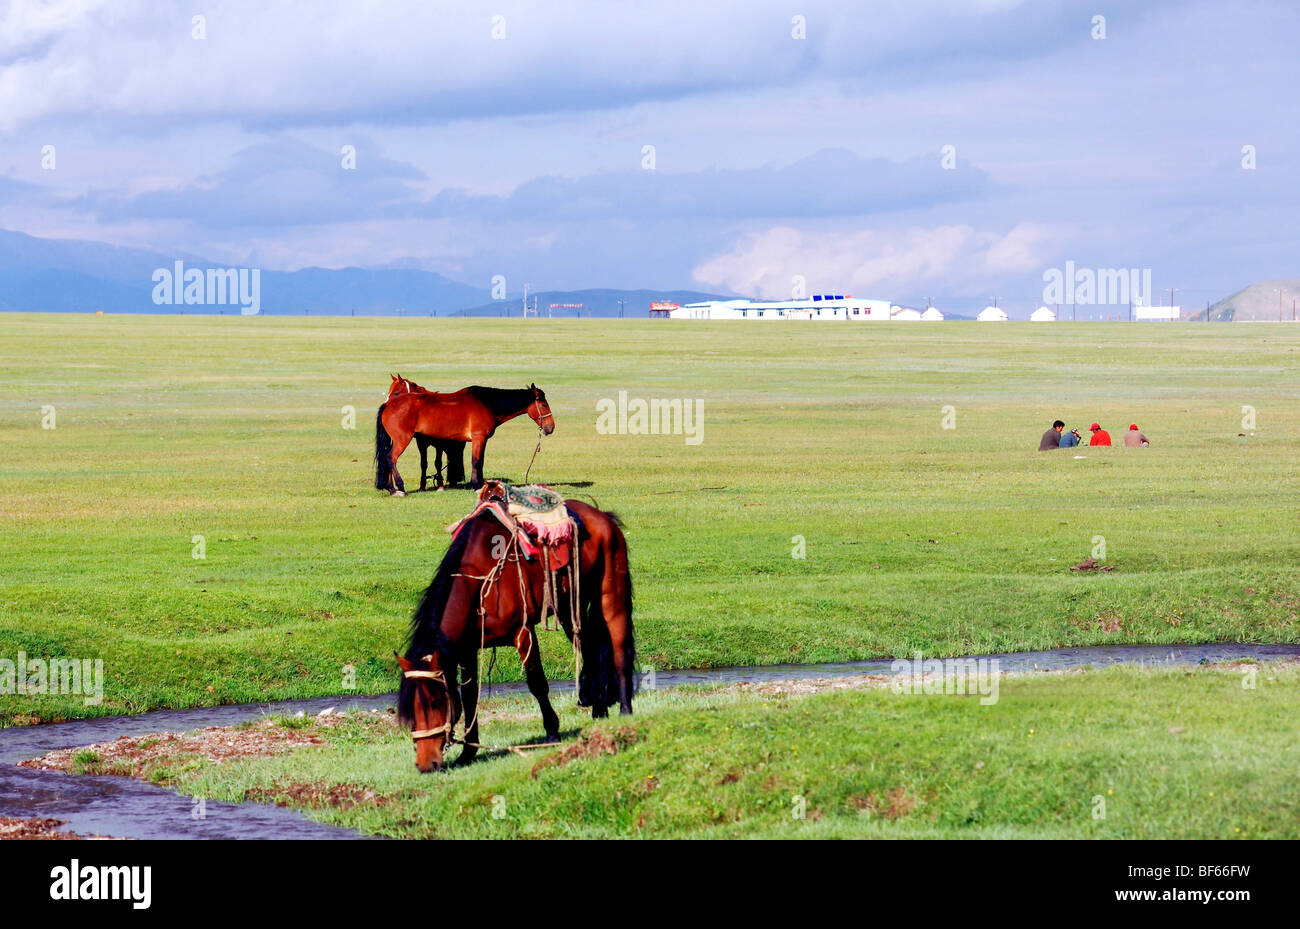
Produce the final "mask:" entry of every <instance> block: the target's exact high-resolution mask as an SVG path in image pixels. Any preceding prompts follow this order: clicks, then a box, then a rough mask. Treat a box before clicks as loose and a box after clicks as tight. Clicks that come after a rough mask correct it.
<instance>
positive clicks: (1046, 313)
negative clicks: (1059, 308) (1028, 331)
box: [1029, 306, 1056, 323]
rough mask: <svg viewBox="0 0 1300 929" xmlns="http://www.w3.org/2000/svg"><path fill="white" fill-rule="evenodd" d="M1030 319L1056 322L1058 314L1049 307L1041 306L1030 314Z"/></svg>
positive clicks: (1035, 321) (1034, 321)
mask: <svg viewBox="0 0 1300 929" xmlns="http://www.w3.org/2000/svg"><path fill="white" fill-rule="evenodd" d="M1029 321H1030V322H1031V323H1054V322H1056V314H1055V313H1053V312H1052V311H1051V310H1050V309H1048V308H1047V307H1045V306H1040V307H1039V308H1038V309H1036V310H1034V312H1033V313H1031V314H1030V315H1029Z"/></svg>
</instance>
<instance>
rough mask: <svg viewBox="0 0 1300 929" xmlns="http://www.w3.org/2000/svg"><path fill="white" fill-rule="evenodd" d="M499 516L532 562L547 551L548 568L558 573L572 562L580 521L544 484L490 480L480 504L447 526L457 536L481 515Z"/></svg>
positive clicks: (485, 485)
mask: <svg viewBox="0 0 1300 929" xmlns="http://www.w3.org/2000/svg"><path fill="white" fill-rule="evenodd" d="M483 512H488V513H491V514H492V515H493V516H495V517H496V519H497V521H498V522H500V523H501V525H502V526H504V527H505V528H506V529H508V530H510V532H511V533H512V534H513V535H514V536H515V538H516V539H518V541H519V548H520V550H521V551H522V552H523V553H524V557H525V558H528V559H529V560H531V559H533V558H535V557H536V556H537V555H538V554H539V553H540V552H542V551H545V552H546V556H547V566H548V567H549V568H550V570H552V571H556V570H558V569H560V568H562V567H564V566H565V565H567V564H568V563H569V559H570V558H571V557H572V554H573V546H574V543H575V542H576V541H577V537H578V532H577V522H576V521H575V520H574V518H573V516H572V514H570V513H569V508H568V507H567V506H565V503H564V498H563V497H561V496H560V495H559V494H557V493H556V492H555V491H553V490H551V488H549V487H547V486H545V485H544V484H523V485H519V486H516V485H514V484H508V483H506V482H505V481H486V482H484V484H483V486H482V487H481V488H479V492H478V504H477V505H476V506H475V507H474V509H473V510H472V511H471V512H470V513H469V515H467V516H465V517H464V518H463V519H459V520H457V521H456V522H454V523H452V524H451V525H450V526H448V527H447V531H448V532H450V533H451V534H452V535H455V534H456V533H457V532H458V531H459V530H460V527H461V526H463V525H465V523H467V522H469V521H470V520H471V519H474V518H475V517H476V516H478V515H479V514H480V513H483Z"/></svg>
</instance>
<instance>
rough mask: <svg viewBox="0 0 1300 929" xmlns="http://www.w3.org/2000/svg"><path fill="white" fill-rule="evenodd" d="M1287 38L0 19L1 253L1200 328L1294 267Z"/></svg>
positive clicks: (859, 13) (1150, 7) (47, 8)
mask: <svg viewBox="0 0 1300 929" xmlns="http://www.w3.org/2000/svg"><path fill="white" fill-rule="evenodd" d="M196 15H201V16H202V17H203V19H202V21H200V23H198V24H197V25H196V23H195V21H194V17H195V16H196ZM1098 15H1100V16H1103V17H1104V18H1105V19H1104V24H1100V27H1101V28H1104V35H1105V37H1104V38H1097V37H1095V35H1096V34H1097V33H1098V32H1099V24H1098V23H1097V22H1096V21H1095V20H1094V17H1096V16H1098ZM497 17H499V18H497ZM196 33H198V35H197V36H196ZM494 33H495V35H494ZM801 33H802V34H803V35H804V36H805V37H803V38H799V37H798V36H799V35H800V34H801ZM1297 39H1300V4H1297V3H1295V2H1293V0H1288V2H1277V3H1271V2H1250V0H1246V2H1233V3H1231V4H1228V3H1218V2H1216V3H1204V4H1201V3H1192V2H1182V3H1166V2H1160V0H1139V2H1125V3H1118V2H1108V0H1100V2H1099V0H1089V2H1072V0H1061V2H1055V3H1053V2H1044V0H1033V2H1029V0H1026V2H1017V0H966V2H956V0H952V2H946V0H899V2H879V3H858V4H853V3H845V2H836V3H809V2H804V0H784V2H768V0H737V2H698V0H696V2H691V3H680V4H678V3H644V2H619V0H601V2H592V3H565V2H558V0H557V2H548V3H544V4H543V3H537V2H531V3H529V2H518V3H517V2H505V0H502V2H498V0H487V2H484V3H474V2H465V3H457V4H435V3H430V2H427V0H421V2H412V3H397V2H387V3H382V4H381V3H373V4H372V3H365V2H359V0H352V2H335V0H312V2H310V3H306V2H304V3H301V4H292V5H291V4H288V3H266V2H216V0H212V2H208V0H197V2H195V0H191V2H189V3H184V4H174V3H169V2H165V0H52V2H31V0H0V227H3V228H7V229H14V230H18V231H21V232H26V233H30V234H32V235H39V236H52V237H72V238H85V239H93V240H97V241H105V242H110V243H114V244H120V245H131V246H140V247H147V248H151V249H155V250H158V251H161V252H164V253H173V252H184V253H192V254H199V255H203V256H207V257H208V258H210V259H211V260H213V261H220V262H225V263H229V264H243V265H252V266H257V267H263V268H268V269H270V268H278V269H295V268H299V267H304V266H311V265H319V266H326V267H342V266H345V265H382V264H385V263H387V262H391V261H395V260H398V259H403V258H415V259H420V261H421V263H422V266H425V267H428V268H430V269H432V270H437V271H440V272H442V273H444V274H447V275H448V276H451V277H454V278H457V279H459V280H462V281H465V282H467V283H471V284H475V285H478V286H483V287H487V286H489V282H490V279H491V277H492V275H494V274H503V275H505V276H506V279H507V283H508V287H509V291H510V292H511V294H514V293H517V292H518V290H519V289H520V288H521V287H522V284H523V283H524V282H525V281H528V282H530V283H532V284H533V287H534V289H538V288H543V289H553V288H580V287H603V286H611V287H652V288H654V287H658V288H677V287H689V288H694V289H702V290H714V291H721V292H736V293H743V294H746V295H766V296H788V295H789V293H790V289H791V281H792V279H793V278H794V277H795V276H796V275H799V276H802V277H803V278H804V279H805V280H806V282H807V286H808V289H809V291H810V292H835V293H845V292H848V293H853V294H855V295H858V296H869V297H884V298H889V299H893V300H894V301H895V302H900V303H913V304H916V303H920V304H921V305H924V301H925V299H926V298H927V297H933V298H934V301H935V303H936V304H937V305H940V306H944V305H950V306H954V307H967V308H968V307H970V306H972V305H974V304H978V305H982V304H983V302H985V301H986V299H987V298H988V297H990V296H993V295H995V294H996V295H998V296H999V297H1000V302H1001V303H1002V304H1003V305H1008V306H1011V307H1012V308H1013V309H1016V310H1022V311H1027V310H1028V309H1032V306H1033V305H1036V304H1037V303H1038V302H1039V301H1040V300H1041V296H1042V291H1043V287H1044V283H1043V273H1044V271H1046V270H1048V269H1051V268H1061V267H1064V263H1065V262H1066V261H1067V260H1072V261H1074V262H1075V264H1076V266H1079V267H1087V268H1150V269H1151V270H1152V279H1153V283H1154V286H1155V288H1156V289H1158V290H1163V291H1164V299H1165V300H1168V288H1169V287H1176V288H1178V289H1179V291H1180V292H1179V293H1177V294H1176V297H1175V299H1176V302H1178V303H1181V304H1184V305H1191V306H1197V307H1199V306H1202V305H1203V304H1204V303H1205V301H1207V300H1211V299H1216V298H1218V297H1221V296H1225V295H1226V294H1228V293H1230V292H1232V291H1234V290H1237V289H1238V288H1240V287H1242V286H1244V285H1245V284H1247V283H1250V282H1251V281H1254V280H1258V279H1262V278H1272V277H1294V276H1297V275H1300V261H1297V256H1298V255H1300V228H1298V227H1300V223H1297V217H1300V210H1298V209H1297V207H1300V154H1298V153H1297V146H1298V145H1300V131H1298V128H1300V120H1298V119H1297V117H1300V105H1298V104H1297V100H1298V99H1300V95H1298V94H1297V90H1296V89H1297V87H1300V55H1298V54H1297V46H1298V44H1300V43H1298V42H1297ZM46 146H53V147H54V148H53V152H54V167H53V170H49V169H48V168H47V166H48V163H49V157H48V153H47V154H45V155H43V150H45V147H46ZM345 146H352V147H354V149H355V152H356V156H355V158H356V167H355V169H354V170H349V169H347V168H345V166H344V155H343V150H344V147H345ZM647 146H653V149H652V150H651V149H647V148H646V147H647ZM946 146H951V149H948V148H945V147H946ZM1246 146H1253V153H1254V155H1253V158H1254V165H1255V167H1254V168H1253V169H1250V168H1247V167H1243V161H1247V162H1248V159H1249V157H1250V156H1249V155H1248V154H1243V148H1244V147H1246ZM648 153H649V154H648ZM945 154H947V155H948V158H947V160H946V163H947V164H948V165H952V167H951V169H949V168H946V167H945ZM1157 296H1159V295H1157Z"/></svg>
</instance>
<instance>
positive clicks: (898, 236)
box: [692, 223, 1053, 299]
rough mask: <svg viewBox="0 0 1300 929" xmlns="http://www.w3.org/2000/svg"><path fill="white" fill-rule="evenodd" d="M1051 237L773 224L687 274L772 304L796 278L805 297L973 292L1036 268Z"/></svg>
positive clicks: (1020, 229) (1034, 229)
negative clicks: (930, 289)
mask: <svg viewBox="0 0 1300 929" xmlns="http://www.w3.org/2000/svg"><path fill="white" fill-rule="evenodd" d="M1052 239H1053V236H1052V234H1051V232H1050V231H1049V230H1048V229H1046V228H1045V227H1042V226H1038V225H1034V224H1028V223H1021V224H1019V225H1017V226H1015V227H1014V228H1012V229H1011V230H1010V231H1009V232H1007V233H1005V234H999V233H996V232H989V231H979V230H976V229H974V228H972V227H971V226H968V225H943V226H935V227H932V228H912V229H907V230H899V231H878V230H861V231H857V232H847V233H845V232H837V231H817V232H806V231H800V230H798V229H794V228H791V227H789V226H778V227H775V228H772V229H768V230H767V231H766V232H761V233H758V234H756V235H751V236H748V237H747V238H746V239H745V240H743V241H742V242H740V243H739V244H738V245H737V246H736V247H735V248H734V249H733V250H732V251H730V252H728V253H726V254H723V255H719V256H717V257H715V258H712V259H710V260H708V261H705V262H704V263H702V264H700V265H699V266H697V267H696V268H695V270H694V272H693V275H692V276H693V277H694V279H695V280H696V281H698V282H699V283H701V284H704V285H706V286H709V287H726V288H729V289H731V290H734V291H736V292H737V293H746V294H755V295H758V296H762V297H768V298H776V299H779V298H786V297H789V296H790V293H791V281H792V279H793V278H794V277H795V276H796V275H798V276H802V277H803V278H804V280H806V281H807V284H808V289H809V292H811V293H817V292H832V291H833V292H835V293H840V292H845V291H847V292H849V293H853V294H856V295H858V296H875V297H882V298H888V297H889V295H890V294H891V293H893V292H895V291H898V292H903V291H908V292H911V291H914V290H915V289H916V288H917V287H918V286H923V285H924V286H943V287H946V288H948V289H953V288H957V289H960V288H976V289H978V288H987V287H989V286H990V285H992V284H994V283H995V280H994V279H995V278H996V277H997V276H999V275H1003V274H1007V273H1020V272H1025V271H1030V270H1033V269H1035V268H1037V267H1041V266H1042V264H1043V260H1044V259H1043V249H1044V248H1046V246H1047V245H1048V244H1049V243H1050V242H1051V241H1052Z"/></svg>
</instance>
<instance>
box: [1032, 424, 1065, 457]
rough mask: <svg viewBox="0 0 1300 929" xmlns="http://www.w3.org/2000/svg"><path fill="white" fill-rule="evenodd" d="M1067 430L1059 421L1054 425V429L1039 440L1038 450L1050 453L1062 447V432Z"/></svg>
mask: <svg viewBox="0 0 1300 929" xmlns="http://www.w3.org/2000/svg"><path fill="white" fill-rule="evenodd" d="M1064 428H1065V423H1063V422H1061V421H1060V420H1059V419H1058V420H1057V421H1056V422H1054V423H1052V428H1051V429H1048V430H1047V431H1046V432H1044V433H1043V437H1042V438H1041V439H1039V440H1038V450H1039V451H1040V452H1046V451H1050V450H1051V449H1054V448H1060V447H1061V430H1062V429H1064Z"/></svg>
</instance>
